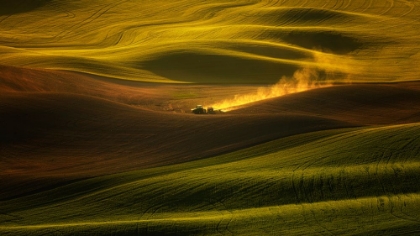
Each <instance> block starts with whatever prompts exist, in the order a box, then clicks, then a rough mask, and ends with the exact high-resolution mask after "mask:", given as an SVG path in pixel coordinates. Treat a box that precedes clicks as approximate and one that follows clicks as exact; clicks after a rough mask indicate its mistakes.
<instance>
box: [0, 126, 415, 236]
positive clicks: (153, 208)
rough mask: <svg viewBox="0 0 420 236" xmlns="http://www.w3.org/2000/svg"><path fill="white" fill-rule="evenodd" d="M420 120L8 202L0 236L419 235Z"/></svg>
mask: <svg viewBox="0 0 420 236" xmlns="http://www.w3.org/2000/svg"><path fill="white" fill-rule="evenodd" d="M419 134H420V124H418V123H414V124H407V125H398V126H383V127H376V128H357V129H347V130H336V131H322V132H317V133H307V134H302V135H298V136H293V137H289V138H284V139H279V140H275V141H272V142H269V143H266V144H263V145H260V146H256V147H253V148H249V149H246V150H241V151H238V152H234V153H231V154H226V155H223V156H218V157H215V158H210V159H206V160H201V161H196V162H190V163H185V164H180V165H174V166H168V167H160V168H156V169H146V170H142V171H135V172H127V173H122V174H118V175H111V176H104V177H99V178H94V179H89V180H85V181H79V182H77V183H73V184H69V185H66V186H63V187H59V188H57V189H52V190H50V191H48V192H42V193H39V194H35V195H32V196H28V197H23V198H17V199H14V200H10V201H5V202H2V206H1V208H0V212H1V213H2V214H1V215H0V219H1V222H2V223H1V225H2V226H1V227H0V232H2V235H4V234H5V235H8V234H10V235H17V234H31V235H33V234H34V235H37V234H39V235H41V234H45V233H52V232H54V233H57V234H58V235H60V234H63V235H65V234H71V233H78V234H86V235H88V234H98V233H105V232H106V233H108V234H111V233H119V234H133V233H136V232H139V233H140V234H142V233H146V232H147V233H148V234H149V235H159V234H167V235H176V234H178V235H185V234H215V235H216V234H220V233H222V234H229V233H233V234H237V233H239V234H250V235H253V234H255V235H261V234H272V235H277V234H278V233H286V234H314V235H317V234H319V235H324V234H352V235H354V234H360V235H362V234H377V235H380V234H383V233H388V234H393V235H395V234H407V233H411V234H414V233H415V232H417V233H418V231H416V230H418V225H419V221H420V216H419V214H418V212H419V210H420V209H419V206H420V196H419V195H418V191H419V190H420V189H419V186H418V185H417V179H418V178H419V177H420V176H419V175H420V174H419V173H420V171H419V170H420V162H419V157H420V148H419V146H418V145H417V144H418V142H419V141H420V135H419Z"/></svg>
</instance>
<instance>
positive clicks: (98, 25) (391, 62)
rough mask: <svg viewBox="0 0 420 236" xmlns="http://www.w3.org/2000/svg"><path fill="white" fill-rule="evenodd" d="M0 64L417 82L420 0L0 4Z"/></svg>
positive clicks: (114, 73) (229, 78) (231, 77)
mask: <svg viewBox="0 0 420 236" xmlns="http://www.w3.org/2000/svg"><path fill="white" fill-rule="evenodd" d="M0 3H1V6H2V7H1V10H0V14H1V15H0V53H1V55H2V56H1V58H0V64H4V65H13V66H23V67H30V68H51V69H62V70H71V71H78V72H86V73H91V74H97V75H103V76H108V77H114V78H119V79H129V80H139V81H150V82H201V83H276V82H277V81H278V80H279V79H280V78H282V77H283V76H291V75H293V73H294V72H295V71H296V70H298V69H300V68H311V69H314V70H316V71H319V73H321V74H322V75H325V74H326V75H327V76H320V78H319V79H321V80H324V79H328V80H333V81H336V80H344V81H368V82H378V81H405V80H417V79H418V73H419V67H418V64H419V63H420V53H419V49H420V48H419V45H418V42H419V41H420V22H419V21H418V16H419V6H420V2H419V1H415V0H411V1H402V0H392V1H383V0H371V1H362V0H345V1H336V0H330V1H303V0H302V1H289V0H283V1H272V0H236V1H225V0H212V1H201V0H188V1H182V0H181V1H167V0H155V1H140V2H139V1H137V0H124V1H111V0H101V1H98V0H92V1H87V0H83V1H76V0H68V1H60V0H34V1H29V0H15V1H6V0H2V1H1V2H0Z"/></svg>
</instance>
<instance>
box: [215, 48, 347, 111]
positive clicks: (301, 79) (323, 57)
mask: <svg viewBox="0 0 420 236" xmlns="http://www.w3.org/2000/svg"><path fill="white" fill-rule="evenodd" d="M329 55H330V56H329ZM333 57H334V55H331V54H328V53H322V52H319V53H315V54H314V57H313V60H312V61H311V62H309V64H312V66H311V67H305V68H301V69H298V70H297V71H295V72H294V74H293V76H290V77H287V76H283V77H282V78H281V79H280V80H279V81H278V82H277V83H276V84H274V85H271V86H265V87H259V88H257V89H256V91H255V92H253V93H248V94H240V95H239V94H238V95H235V96H234V97H233V98H231V99H226V100H224V101H221V102H218V103H214V104H212V105H211V106H212V107H214V108H215V109H220V110H223V111H226V112H227V111H232V110H235V109H237V108H239V107H241V106H243V105H245V104H248V103H253V102H257V101H261V100H265V99H270V98H275V97H280V96H284V95H287V94H292V93H299V92H303V91H307V90H311V89H316V88H323V87H329V86H332V85H333V81H334V82H336V81H338V80H340V82H341V83H349V82H350V80H349V79H348V77H346V78H345V74H346V72H347V71H348V70H349V67H348V65H346V64H347V63H343V60H341V61H340V62H341V63H342V64H341V63H338V64H336V63H334V60H333ZM336 62H337V61H336ZM344 78H345V79H344Z"/></svg>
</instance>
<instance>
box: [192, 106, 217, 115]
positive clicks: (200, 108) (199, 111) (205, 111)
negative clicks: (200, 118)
mask: <svg viewBox="0 0 420 236" xmlns="http://www.w3.org/2000/svg"><path fill="white" fill-rule="evenodd" d="M191 112H192V113H194V114H216V113H221V112H222V111H221V110H215V109H214V108H213V107H207V109H205V108H204V107H203V106H202V105H197V106H196V107H195V108H193V109H191Z"/></svg>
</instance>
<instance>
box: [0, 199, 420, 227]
mask: <svg viewBox="0 0 420 236" xmlns="http://www.w3.org/2000/svg"><path fill="white" fill-rule="evenodd" d="M419 206H420V195H419V194H400V195H393V196H388V195H384V196H378V197H369V198H359V199H348V200H341V201H325V202H317V203H311V204H307V203H305V204H289V205H281V206H269V207H260V208H249V209H243V210H225V211H207V212H188V213H161V214H160V213H158V214H154V215H144V216H142V217H141V218H137V219H135V218H134V217H133V218H127V219H119V220H112V219H111V220H107V221H84V222H72V223H62V224H41V225H28V226H0V232H2V235H17V234H30V235H44V234H51V233H54V234H55V235H69V234H77V235H92V234H95V235H99V234H112V235H220V234H240V235H242V234H246V235H278V234H282V235H284V234H286V235H301V234H313V235H331V234H340V235H363V234H369V235H383V234H384V233H388V234H392V235H406V234H415V233H419V232H420V231H419V229H418V224H419V223H420V217H419V215H418V213H417V212H418V211H419V210H420V207H419Z"/></svg>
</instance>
